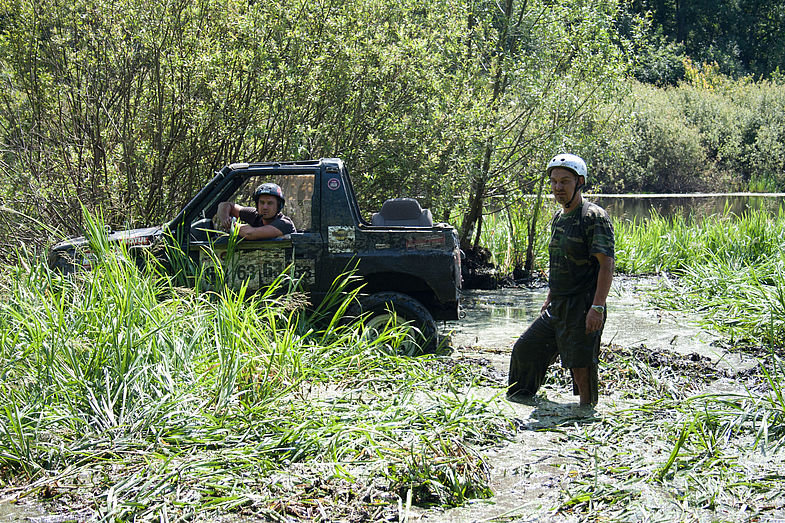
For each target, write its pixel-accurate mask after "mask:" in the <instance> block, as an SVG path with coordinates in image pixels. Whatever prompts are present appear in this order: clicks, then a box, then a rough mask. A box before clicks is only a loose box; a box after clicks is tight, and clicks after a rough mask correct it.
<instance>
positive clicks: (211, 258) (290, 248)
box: [190, 171, 321, 292]
mask: <svg viewBox="0 0 785 523" xmlns="http://www.w3.org/2000/svg"><path fill="white" fill-rule="evenodd" d="M314 178H315V175H314V174H301V173H298V174H281V173H276V174H275V175H274V176H268V175H264V174H257V173H254V172H253V171H250V172H249V176H248V178H247V180H245V181H244V182H243V183H242V185H241V186H240V187H239V188H238V189H237V191H235V193H234V194H233V195H232V196H231V198H230V199H228V201H233V202H235V203H237V204H239V205H241V206H249V207H253V206H254V202H253V198H252V195H253V191H254V189H255V188H256V187H258V186H259V185H260V184H262V183H264V182H274V183H277V184H278V185H279V186H280V187H281V189H282V190H283V194H284V197H285V198H286V203H285V205H284V208H283V210H282V212H283V213H284V214H285V215H287V216H289V218H291V219H292V221H293V222H294V225H295V228H296V229H297V232H295V233H293V234H291V235H286V236H283V237H280V238H276V239H272V240H258V241H250V240H244V239H241V240H240V241H238V242H237V243H236V244H234V245H229V242H228V235H227V234H226V233H220V232H217V231H215V230H214V227H213V226H212V223H211V222H210V220H205V219H204V218H203V219H202V222H206V223H201V226H202V228H203V229H204V230H205V232H204V234H200V233H199V231H196V230H195V227H194V226H192V227H191V230H192V234H191V241H190V250H191V253H192V254H191V257H192V259H194V260H198V263H199V265H200V266H201V269H202V272H203V274H204V278H203V281H202V285H203V288H204V287H207V288H215V287H216V285H219V284H220V277H219V271H218V270H217V269H218V265H219V264H220V266H221V267H222V269H223V283H224V285H226V286H228V287H230V288H234V289H239V288H240V287H241V286H242V285H246V286H247V289H248V291H249V292H254V291H256V290H259V289H261V288H264V287H266V286H268V285H270V284H272V283H273V282H274V281H275V280H276V279H277V278H279V277H281V275H282V274H283V273H286V274H285V276H283V278H284V285H286V287H285V288H288V285H289V282H295V283H297V285H298V290H301V291H304V292H307V291H309V290H310V289H311V288H312V287H313V285H314V284H315V282H316V266H317V259H318V257H319V255H320V249H319V246H320V244H321V235H320V234H319V232H318V230H315V229H314V226H313V222H314V218H313V213H312V208H313V205H312V202H313V194H314ZM195 225H196V224H195Z"/></svg>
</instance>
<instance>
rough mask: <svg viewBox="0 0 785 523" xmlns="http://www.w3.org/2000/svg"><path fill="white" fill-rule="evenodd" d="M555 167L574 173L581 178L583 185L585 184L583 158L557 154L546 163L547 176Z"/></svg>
mask: <svg viewBox="0 0 785 523" xmlns="http://www.w3.org/2000/svg"><path fill="white" fill-rule="evenodd" d="M556 167H563V168H564V169H568V170H570V171H572V172H574V173H575V174H577V175H578V176H583V181H584V183H586V182H587V177H586V162H584V161H583V158H581V157H580V156H575V155H574V154H567V153H564V154H557V155H556V156H554V157H553V159H552V160H551V161H550V162H548V169H547V170H546V172H547V174H548V176H550V175H551V171H552V170H553V169H555V168H556Z"/></svg>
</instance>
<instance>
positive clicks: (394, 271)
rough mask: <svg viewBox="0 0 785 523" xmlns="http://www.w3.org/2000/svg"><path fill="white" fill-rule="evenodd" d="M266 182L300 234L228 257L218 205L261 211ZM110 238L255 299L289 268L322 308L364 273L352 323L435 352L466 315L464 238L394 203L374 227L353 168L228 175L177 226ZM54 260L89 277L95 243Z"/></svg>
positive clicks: (305, 164)
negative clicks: (442, 332)
mask: <svg viewBox="0 0 785 523" xmlns="http://www.w3.org/2000/svg"><path fill="white" fill-rule="evenodd" d="M264 182H274V183H277V184H278V185H279V186H281V188H282V189H283V192H284V196H285V198H286V204H285V207H284V210H283V211H284V213H285V214H286V215H287V216H289V217H290V218H292V220H293V221H294V224H295V226H296V228H297V232H296V233H293V234H290V235H286V236H284V237H281V238H277V239H274V240H259V241H249V240H245V239H243V240H240V241H239V242H238V243H237V244H235V245H234V246H232V247H231V248H229V250H228V251H227V247H228V246H229V241H228V240H229V238H228V235H226V234H224V233H220V232H218V231H216V230H215V226H214V225H213V223H212V218H213V217H214V215H215V213H216V210H217V207H218V204H219V203H220V202H223V201H234V202H237V203H240V204H241V205H250V206H253V200H252V194H253V191H254V189H255V188H256V187H257V186H258V185H260V184H261V183H264ZM107 234H108V239H109V240H110V241H116V242H124V243H125V244H126V246H127V249H128V252H129V253H131V254H133V255H135V256H137V257H138V258H139V259H144V258H145V256H141V254H142V253H143V251H148V252H150V250H153V249H154V250H155V251H156V252H161V251H164V250H165V249H160V246H161V245H162V244H165V242H170V243H174V244H176V245H177V246H179V250H180V251H181V252H183V253H187V255H188V257H189V258H190V260H191V261H192V262H193V265H194V266H199V265H202V266H204V268H205V269H206V272H207V273H209V272H210V270H214V268H215V264H216V261H215V260H221V261H222V264H223V266H224V268H225V269H227V270H228V272H229V273H227V274H226V281H228V282H233V283H234V284H235V285H240V284H245V285H247V288H248V290H249V291H254V290H257V289H260V288H263V287H265V286H266V285H268V284H270V283H271V282H272V281H273V280H274V279H275V278H277V277H278V276H279V275H280V274H281V273H282V272H283V271H285V270H287V268H289V270H290V271H291V272H293V277H294V278H295V279H299V280H300V285H301V288H302V290H303V291H305V292H306V293H308V295H309V297H310V302H311V303H312V304H313V305H318V304H319V303H320V302H321V301H322V300H323V299H324V297H325V296H326V294H327V291H328V290H329V289H330V286H331V284H332V283H333V282H334V281H335V280H336V278H338V277H339V276H340V275H341V274H343V273H345V272H346V271H347V269H355V275H356V277H357V283H358V284H362V285H363V287H362V290H361V293H360V295H359V299H358V300H357V303H356V304H355V306H353V307H352V308H351V310H350V314H353V315H356V314H358V313H360V312H363V313H368V317H367V325H368V326H369V327H371V328H374V327H376V328H378V327H380V326H381V325H382V324H386V323H387V321H388V320H390V319H393V320H396V319H398V317H401V318H403V319H404V320H406V321H410V322H412V324H413V325H414V326H415V327H416V330H414V332H417V333H418V336H419V337H421V338H422V340H419V341H421V342H422V341H426V343H427V344H432V343H433V340H435V339H436V322H435V320H455V319H458V315H459V294H460V287H461V252H460V249H459V244H458V238H457V234H456V231H455V229H454V228H453V227H451V226H450V225H448V224H444V223H438V224H434V223H433V219H432V216H431V213H430V211H429V210H428V209H422V208H421V207H420V204H419V203H418V202H417V200H415V199H412V198H396V199H391V200H387V201H386V202H385V203H384V205H383V206H382V208H381V209H380V210H379V211H378V212H375V213H373V215H372V217H371V220H370V221H366V220H365V219H363V217H362V216H361V214H360V210H359V207H358V205H357V200H356V198H355V193H354V190H353V188H352V184H351V180H350V178H349V173H348V171H347V168H346V166H345V165H344V163H343V162H342V161H341V160H339V159H335V158H331V159H321V160H313V161H300V162H268V163H250V164H249V163H235V164H232V165H228V166H226V167H224V168H223V169H221V170H220V171H218V172H217V173H216V174H215V176H214V177H213V179H212V180H210V182H209V183H208V184H207V185H206V186H205V187H204V188H203V189H202V190H200V191H199V193H198V194H197V195H196V196H195V197H194V198H193V199H192V200H191V201H190V202H188V204H187V205H186V206H185V208H183V209H182V210H181V211H180V212H179V213H178V214H177V216H175V217H174V219H172V220H171V221H170V222H168V223H166V224H164V225H162V226H160V227H151V228H145V229H134V230H127V231H116V232H113V231H107ZM227 252H233V255H232V259H231V260H226V257H227ZM49 260H50V262H49V263H50V266H52V267H53V268H59V269H61V270H63V271H70V270H74V269H75V268H79V267H86V268H89V266H90V263H91V253H90V252H89V243H88V242H87V240H86V239H85V238H84V237H80V238H73V239H70V240H66V241H63V242H60V243H58V244H57V245H55V246H54V247H53V248H52V250H51V253H50V258H49ZM391 311H394V313H391Z"/></svg>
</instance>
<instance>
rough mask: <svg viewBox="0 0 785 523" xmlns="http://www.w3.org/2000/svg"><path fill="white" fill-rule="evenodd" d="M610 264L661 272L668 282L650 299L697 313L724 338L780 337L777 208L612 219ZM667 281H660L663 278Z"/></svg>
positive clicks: (768, 341)
mask: <svg viewBox="0 0 785 523" xmlns="http://www.w3.org/2000/svg"><path fill="white" fill-rule="evenodd" d="M615 227H616V253H617V261H616V267H617V270H618V271H619V272H622V273H627V274H641V273H644V274H645V273H667V274H670V275H671V276H672V277H671V278H670V280H671V281H672V282H675V284H673V285H664V286H663V287H662V289H661V290H660V292H658V293H657V295H656V297H655V298H654V300H655V302H656V303H657V304H659V305H661V306H664V307H668V308H672V309H677V310H687V311H700V312H702V313H703V316H704V317H705V318H706V320H707V321H709V322H711V323H712V324H713V325H714V326H715V327H717V328H719V329H720V330H722V331H724V332H726V333H728V334H729V335H730V336H731V339H732V340H748V341H752V342H755V343H760V344H765V345H774V346H782V345H783V342H784V341H785V316H784V314H785V256H783V250H782V245H783V244H784V243H785V213H784V212H783V211H782V210H780V212H779V213H778V214H777V215H776V216H772V215H770V214H768V213H766V212H763V211H750V212H749V213H746V214H744V215H742V216H735V215H733V214H728V213H725V214H723V215H718V216H709V217H706V218H703V219H700V220H697V219H691V218H683V217H675V218H673V219H666V218H662V217H654V218H652V219H650V220H647V221H645V222H639V221H620V220H617V222H616V224H615ZM666 281H667V280H666Z"/></svg>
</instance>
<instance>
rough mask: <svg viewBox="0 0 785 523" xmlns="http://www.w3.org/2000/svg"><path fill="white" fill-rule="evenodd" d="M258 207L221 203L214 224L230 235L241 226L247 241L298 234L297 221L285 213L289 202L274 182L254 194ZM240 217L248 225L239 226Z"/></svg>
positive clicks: (242, 234)
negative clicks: (293, 220) (295, 223)
mask: <svg viewBox="0 0 785 523" xmlns="http://www.w3.org/2000/svg"><path fill="white" fill-rule="evenodd" d="M253 199H254V203H255V204H256V208H255V209H254V208H253V207H241V206H240V205H237V204H236V203H233V202H221V203H220V204H218V211H217V212H216V213H215V217H214V218H213V221H214V222H215V225H216V227H220V228H221V229H222V230H224V231H227V232H229V231H230V230H231V229H232V227H239V228H238V230H237V234H238V235H239V236H240V237H241V238H245V239H246V240H270V239H272V238H277V237H279V236H283V235H285V234H291V233H293V232H296V231H295V228H294V222H292V220H291V219H290V218H289V217H288V216H285V215H284V214H283V213H282V212H281V211H282V210H283V205H284V203H286V198H284V196H283V191H282V190H281V188H280V187H279V186H278V185H277V184H274V183H263V184H262V185H260V186H259V187H257V188H256V190H255V191H254V193H253ZM233 218H235V219H236V218H239V219H240V220H242V221H244V222H245V223H244V224H242V225H239V226H238V225H237V224H236V223H237V222H236V220H233Z"/></svg>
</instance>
